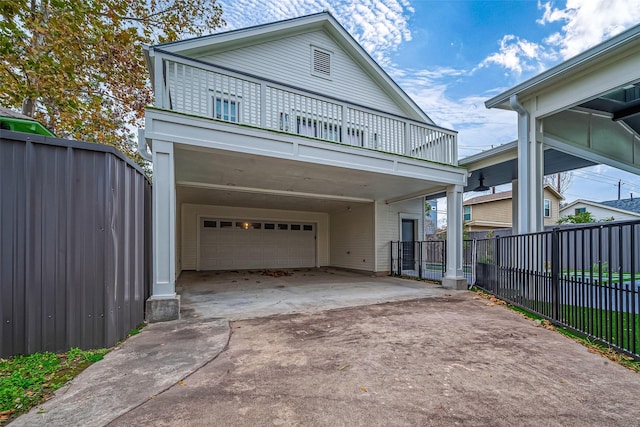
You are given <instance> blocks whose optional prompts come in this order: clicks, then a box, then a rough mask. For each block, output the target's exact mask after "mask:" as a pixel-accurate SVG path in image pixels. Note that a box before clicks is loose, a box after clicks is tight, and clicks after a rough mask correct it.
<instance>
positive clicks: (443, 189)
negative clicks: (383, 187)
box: [384, 185, 447, 205]
mask: <svg viewBox="0 0 640 427" xmlns="http://www.w3.org/2000/svg"><path fill="white" fill-rule="evenodd" d="M446 191H447V187H446V186H444V185H442V186H438V187H431V188H429V189H428V190H421V191H416V192H415V193H409V194H405V195H404V196H398V197H393V198H391V199H387V200H385V201H384V202H385V203H386V204H387V205H391V204H394V203H399V202H404V201H406V200H411V199H416V198H418V197H426V196H430V195H432V194H439V193H443V192H446Z"/></svg>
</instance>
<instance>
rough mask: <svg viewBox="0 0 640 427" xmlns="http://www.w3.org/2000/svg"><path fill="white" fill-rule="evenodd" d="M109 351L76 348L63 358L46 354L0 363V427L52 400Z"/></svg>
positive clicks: (35, 354)
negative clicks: (55, 394) (68, 383)
mask: <svg viewBox="0 0 640 427" xmlns="http://www.w3.org/2000/svg"><path fill="white" fill-rule="evenodd" d="M107 351H108V350H107V349H100V350H88V351H84V350H80V349H77V348H73V349H71V350H69V351H68V352H66V353H63V354H55V353H49V352H45V353H34V354H31V355H29V356H16V357H12V358H9V359H0V425H3V424H4V423H7V422H9V421H11V420H12V419H14V418H16V417H17V416H19V415H20V414H22V413H25V412H28V411H29V409H31V408H32V407H34V406H36V405H38V404H39V403H41V402H43V401H45V400H47V399H49V398H50V397H51V396H52V395H53V392H54V391H56V390H57V389H59V388H60V387H62V386H63V385H65V384H66V383H67V382H68V381H69V380H71V379H72V378H73V377H75V376H76V375H78V374H79V373H80V372H82V371H83V370H84V369H85V368H86V367H87V366H89V365H91V364H92V363H93V362H96V361H98V360H101V359H102V358H103V356H104V355H105V353H107Z"/></svg>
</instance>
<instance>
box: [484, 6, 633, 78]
mask: <svg viewBox="0 0 640 427" xmlns="http://www.w3.org/2000/svg"><path fill="white" fill-rule="evenodd" d="M538 7H539V9H541V10H542V11H543V12H542V17H541V18H540V19H538V20H537V21H536V22H537V23H538V24H540V25H546V24H551V23H557V22H561V23H564V25H563V26H562V29H561V31H559V32H555V33H552V34H550V35H549V36H547V37H545V38H544V39H543V40H541V41H540V42H539V43H537V42H532V41H529V40H526V39H521V38H519V37H517V36H515V35H513V34H507V35H505V36H504V37H503V38H502V39H501V40H500V41H499V45H500V47H499V49H498V51H497V52H494V53H491V54H490V55H488V56H487V57H486V58H485V59H484V60H483V61H482V62H481V63H480V64H479V67H488V66H490V65H498V66H501V67H503V68H505V69H507V70H508V71H510V72H511V73H513V74H515V75H516V76H520V75H521V74H522V73H523V72H525V73H526V72H529V73H531V72H540V71H543V70H544V69H546V68H548V67H549V66H550V65H552V63H554V62H556V61H557V60H558V59H568V58H570V57H572V56H575V55H577V54H579V53H581V52H583V51H585V50H587V49H588V48H590V47H593V46H595V45H596V44H598V43H600V42H602V41H603V40H606V39H608V38H610V37H612V36H614V35H616V34H618V33H620V32H621V31H623V30H625V29H627V28H629V27H631V26H632V25H635V24H638V23H639V22H640V0H567V1H566V4H565V5H564V7H556V6H555V3H554V2H553V1H549V2H544V3H539V4H538Z"/></svg>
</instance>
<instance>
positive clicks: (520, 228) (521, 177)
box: [509, 94, 531, 233]
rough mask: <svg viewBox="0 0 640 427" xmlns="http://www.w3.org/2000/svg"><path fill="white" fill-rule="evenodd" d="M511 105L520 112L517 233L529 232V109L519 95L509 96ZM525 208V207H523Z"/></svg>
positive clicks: (515, 218)
mask: <svg viewBox="0 0 640 427" xmlns="http://www.w3.org/2000/svg"><path fill="white" fill-rule="evenodd" d="M509 105H510V106H511V108H513V110H514V111H515V112H516V113H518V207H517V210H518V216H517V217H514V218H513V219H512V221H514V223H515V222H516V221H517V224H515V225H516V227H514V228H515V232H516V233H527V232H529V231H530V230H529V226H530V224H529V222H530V221H529V180H530V179H531V178H530V173H529V156H530V153H529V143H528V142H529V111H527V109H526V108H525V107H524V105H522V104H521V103H520V101H519V100H518V95H516V94H513V95H511V96H510V97H509ZM523 208H524V209H523Z"/></svg>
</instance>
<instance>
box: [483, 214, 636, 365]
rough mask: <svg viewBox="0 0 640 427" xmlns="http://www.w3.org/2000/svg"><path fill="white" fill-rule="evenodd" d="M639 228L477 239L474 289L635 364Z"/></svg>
mask: <svg viewBox="0 0 640 427" xmlns="http://www.w3.org/2000/svg"><path fill="white" fill-rule="evenodd" d="M639 240H640V221H633V222H617V223H607V224H601V223H599V224H591V225H587V226H582V227H575V228H570V229H560V228H557V229H554V230H552V231H545V232H541V233H532V234H523V235H515V236H506V237H497V238H494V239H483V240H478V241H477V242H478V249H477V254H476V263H475V271H476V281H475V284H476V285H477V286H478V287H480V288H482V289H484V290H486V291H488V292H491V293H493V294H495V295H496V296H498V297H500V298H502V299H504V300H506V301H508V302H510V303H512V304H514V305H517V306H520V307H522V308H525V309H527V310H529V311H532V312H535V313H537V314H539V315H541V316H543V317H545V318H547V319H549V320H551V321H552V322H554V323H556V324H559V325H562V326H565V327H567V328H569V329H572V330H575V331H577V332H579V333H581V334H584V335H586V336H588V337H590V338H593V339H594V340H597V341H600V342H602V343H604V344H607V345H610V346H611V347H614V348H616V349H617V350H620V351H623V352H625V353H627V354H630V355H633V356H635V357H640V301H639V297H638V295H639V286H640V271H639V266H640V249H639Z"/></svg>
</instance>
